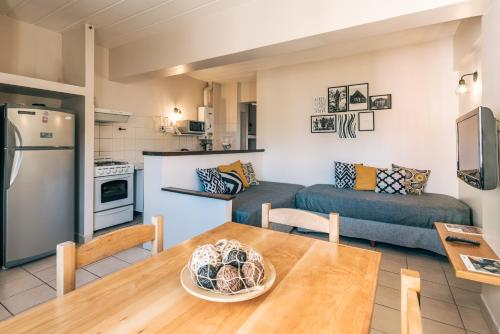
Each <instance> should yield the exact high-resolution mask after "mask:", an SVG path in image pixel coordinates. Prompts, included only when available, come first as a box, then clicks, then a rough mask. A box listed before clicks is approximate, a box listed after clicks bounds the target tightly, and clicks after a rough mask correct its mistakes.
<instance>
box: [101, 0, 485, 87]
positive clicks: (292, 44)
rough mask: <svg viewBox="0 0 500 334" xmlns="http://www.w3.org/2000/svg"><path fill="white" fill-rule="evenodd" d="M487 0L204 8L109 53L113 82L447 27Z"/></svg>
mask: <svg viewBox="0 0 500 334" xmlns="http://www.w3.org/2000/svg"><path fill="white" fill-rule="evenodd" d="M224 1H225V0H221V1H220V2H224ZM231 1H235V0H231ZM487 2H488V0H420V1H400V0H386V1H370V0H356V1H331V0H309V1H307V2H306V1H303V0H289V1H288V2H287V5H286V6H283V3H282V2H280V1H268V0H254V1H247V2H243V1H241V2H240V3H239V5H238V6H232V7H229V8H227V9H226V10H220V11H217V12H212V13H211V14H210V15H203V12H202V11H200V12H199V13H196V14H195V15H191V16H189V17H186V18H184V19H182V20H178V21H175V22H174V23H173V24H171V25H169V26H166V27H164V28H163V30H162V32H161V33H158V34H156V35H153V36H150V37H147V38H143V39H141V40H138V41H135V42H131V43H128V44H125V45H122V46H119V47H116V48H113V49H111V50H110V77H111V79H112V80H126V79H129V78H130V77H134V76H137V75H144V74H145V73H152V72H161V73H162V74H163V75H175V74H182V73H187V72H191V71H193V70H200V69H205V68H210V67H215V66H222V65H227V64H231V63H235V62H242V61H249V60H254V59H258V58H259V57H269V56H275V55H279V54H283V53H287V52H297V51H301V50H307V49H310V48H315V47H321V46H325V45H331V44H332V43H341V42H342V41H346V40H349V39H354V38H361V37H366V36H370V35H374V36H375V35H377V34H384V33H391V32H396V31H401V30H404V29H411V28H416V27H419V26H425V25H431V24H437V23H441V22H448V21H453V20H457V19H462V18H466V17H472V16H478V15H481V14H482V11H483V7H484V5H485V3H487ZM305 22H306V23H307V24H303V23H305Z"/></svg>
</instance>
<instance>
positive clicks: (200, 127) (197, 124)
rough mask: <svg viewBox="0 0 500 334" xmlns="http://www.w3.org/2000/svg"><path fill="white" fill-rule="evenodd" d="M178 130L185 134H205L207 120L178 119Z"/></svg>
mask: <svg viewBox="0 0 500 334" xmlns="http://www.w3.org/2000/svg"><path fill="white" fill-rule="evenodd" d="M176 128H177V131H179V132H180V133H181V134H183V135H203V134H205V122H201V121H191V120H182V121H177V124H176Z"/></svg>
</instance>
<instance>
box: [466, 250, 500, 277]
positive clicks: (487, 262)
mask: <svg viewBox="0 0 500 334" xmlns="http://www.w3.org/2000/svg"><path fill="white" fill-rule="evenodd" d="M460 257H461V258H462V261H463V262H464V264H465V267H466V268H467V270H469V271H472V272H476V273H480V274H487V275H493V276H499V277H500V260H495V259H487V258H484V257H480V256H472V255H464V254H460Z"/></svg>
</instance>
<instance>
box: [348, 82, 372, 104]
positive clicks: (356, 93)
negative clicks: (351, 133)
mask: <svg viewBox="0 0 500 334" xmlns="http://www.w3.org/2000/svg"><path fill="white" fill-rule="evenodd" d="M348 93H349V94H348V100H349V101H348V102H349V103H348V105H349V111H359V110H368V96H369V94H368V84H367V83H362V84H356V85H349V86H348Z"/></svg>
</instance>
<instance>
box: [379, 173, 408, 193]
mask: <svg viewBox="0 0 500 334" xmlns="http://www.w3.org/2000/svg"><path fill="white" fill-rule="evenodd" d="M405 175H406V173H405V172H404V171H403V170H401V169H388V170H383V169H377V187H376V188H375V192H376V193H385V194H401V195H406V189H405Z"/></svg>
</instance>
